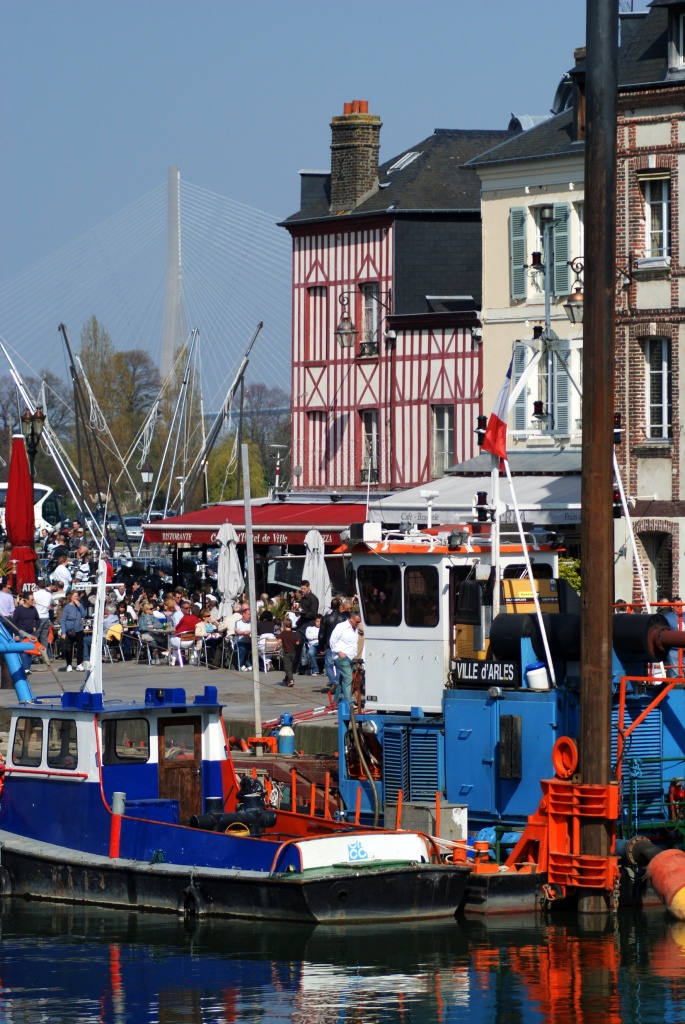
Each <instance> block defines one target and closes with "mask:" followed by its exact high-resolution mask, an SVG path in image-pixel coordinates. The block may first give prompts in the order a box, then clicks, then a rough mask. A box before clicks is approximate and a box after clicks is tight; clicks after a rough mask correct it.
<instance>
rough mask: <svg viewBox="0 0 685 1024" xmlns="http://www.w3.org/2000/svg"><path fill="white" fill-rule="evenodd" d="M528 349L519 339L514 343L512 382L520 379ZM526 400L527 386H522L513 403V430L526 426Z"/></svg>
mask: <svg viewBox="0 0 685 1024" xmlns="http://www.w3.org/2000/svg"><path fill="white" fill-rule="evenodd" d="M527 355H528V349H527V348H526V346H525V345H524V344H523V342H521V341H517V342H516V344H515V345H514V384H517V383H518V381H519V380H520V379H521V375H522V374H523V371H524V370H525V368H526V363H527V362H528V360H527V358H526V356H527ZM527 400H528V388H527V387H524V388H523V390H522V391H521V394H520V395H519V396H518V398H517V399H516V401H515V403H514V430H525V429H526V427H527V425H528V424H527V416H526V405H527Z"/></svg>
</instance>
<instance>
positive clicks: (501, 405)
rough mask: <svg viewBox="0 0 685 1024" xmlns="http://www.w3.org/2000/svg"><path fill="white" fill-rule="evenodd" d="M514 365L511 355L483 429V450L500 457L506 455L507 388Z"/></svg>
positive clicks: (504, 457) (503, 457) (509, 385)
mask: <svg viewBox="0 0 685 1024" xmlns="http://www.w3.org/2000/svg"><path fill="white" fill-rule="evenodd" d="M513 365H514V357H513V356H512V357H511V362H510V363H509V369H508V370H507V375H506V377H505V378H504V383H503V384H502V387H501V388H500V392H499V394H498V396H497V401H496V402H495V407H494V409H493V410H492V412H491V413H490V419H489V420H488V426H487V429H486V431H485V440H484V441H483V444H482V445H481V449H482V450H483V451H484V452H490V453H491V454H492V455H497V456H498V457H499V458H500V459H504V460H505V459H506V457H507V418H508V404H509V389H510V388H511V370H512V366H513Z"/></svg>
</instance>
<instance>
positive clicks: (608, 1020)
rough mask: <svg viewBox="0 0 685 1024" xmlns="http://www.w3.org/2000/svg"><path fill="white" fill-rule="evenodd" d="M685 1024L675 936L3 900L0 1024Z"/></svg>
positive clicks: (638, 918)
mask: <svg viewBox="0 0 685 1024" xmlns="http://www.w3.org/2000/svg"><path fill="white" fill-rule="evenodd" d="M288 1021H293V1022H297V1024H343V1022H345V1024H348V1022H350V1024H351V1022H355V1024H356V1022H359V1024H456V1022H464V1021H468V1022H478V1024H480V1022H482V1024H538V1022H539V1024H547V1022H554V1024H566V1022H568V1024H598V1022H599V1024H617V1022H630V1024H682V1022H683V1021H685V923H678V922H676V921H673V920H672V919H670V918H669V917H668V915H667V914H666V913H665V912H664V911H662V910H660V909H650V910H649V911H636V912H625V911H622V912H621V913H620V914H619V915H617V916H616V917H613V916H609V917H607V918H587V919H578V918H577V917H566V916H561V915H559V914H552V915H541V916H539V917H502V918H490V919H488V920H484V919H479V918H470V919H463V918H459V919H457V920H455V921H448V922H443V923H439V924H438V923H434V924H428V925H420V926H412V925H410V924H406V925H397V926H395V927H393V928H374V927H373V924H372V922H370V924H369V926H368V927H365V928H359V927H355V928H349V927H348V928H330V927H327V928H314V927H311V928H310V927H307V926H292V925H291V926H288V925H283V924H280V925H273V924H271V925H263V924H259V923H255V922H235V921H228V920H224V921H206V920H184V919H182V918H177V917H173V916H169V915H153V914H140V913H128V912H124V911H112V910H106V909H99V908H83V907H74V906H70V905H63V904H37V903H26V902H23V901H17V900H4V901H0V1022H2V1024H28V1022H31V1024H36V1022H41V1024H58V1022H59V1024H67V1022H68V1024H89V1022H93V1024H128V1022H131V1024H146V1022H160V1024H161V1022H163V1024H200V1022H202V1024H205V1022H206V1024H209V1022H211V1024H229V1022H230V1024H234V1022H250V1024H253V1022H269V1024H271V1022H274V1024H276V1022H288Z"/></svg>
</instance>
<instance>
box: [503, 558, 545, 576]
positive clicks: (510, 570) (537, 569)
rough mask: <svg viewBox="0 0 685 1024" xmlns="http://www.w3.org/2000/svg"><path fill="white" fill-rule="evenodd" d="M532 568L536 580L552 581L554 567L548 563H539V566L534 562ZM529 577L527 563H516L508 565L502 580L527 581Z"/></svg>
mask: <svg viewBox="0 0 685 1024" xmlns="http://www.w3.org/2000/svg"><path fill="white" fill-rule="evenodd" d="M531 568H532V570H533V579H534V580H551V579H552V578H553V575H552V566H551V565H549V564H548V563H547V562H538V563H537V564H536V563H535V562H532V563H531ZM527 575H528V570H527V569H526V564H525V562H516V563H514V565H507V566H505V567H504V572H503V573H502V579H505V580H525V578H526V577H527Z"/></svg>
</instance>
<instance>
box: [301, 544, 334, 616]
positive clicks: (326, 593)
mask: <svg viewBox="0 0 685 1024" xmlns="http://www.w3.org/2000/svg"><path fill="white" fill-rule="evenodd" d="M304 548H305V551H306V552H307V554H306V555H305V559H304V569H303V570H302V579H303V580H309V583H310V585H311V588H312V594H316V596H317V597H318V599H319V614H321V615H323V614H324V612H325V611H327V609H329V608H330V607H331V598H332V597H333V588H332V586H331V578H330V576H329V575H328V569H327V568H326V562H325V560H324V557H323V552H324V547H323V537H322V536H321V534H320V533H319V531H318V530H310V531H309V532H308V534H307V536H306V537H305V538H304Z"/></svg>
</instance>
